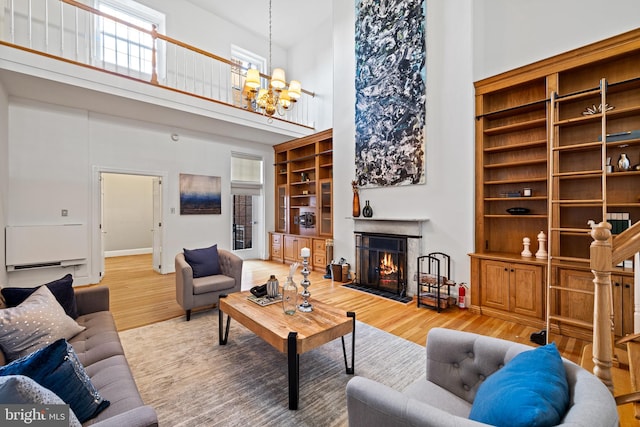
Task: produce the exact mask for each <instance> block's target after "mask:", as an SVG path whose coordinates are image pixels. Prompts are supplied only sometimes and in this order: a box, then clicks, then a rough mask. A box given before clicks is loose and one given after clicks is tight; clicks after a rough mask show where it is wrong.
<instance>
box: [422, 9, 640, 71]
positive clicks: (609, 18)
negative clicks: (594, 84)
mask: <svg viewBox="0 0 640 427" xmlns="http://www.w3.org/2000/svg"><path fill="white" fill-rule="evenodd" d="M427 2H429V0H427ZM473 12H474V13H473V30H474V31H473V40H474V44H473V55H474V60H473V65H474V80H480V79H483V78H485V77H490V76H493V75H495V74H498V73H501V72H503V71H508V70H511V69H513V68H516V67H520V66H522V65H527V64H530V63H532V62H535V61H538V60H540V59H544V58H548V57H550V56H553V55H556V54H559V53H563V52H566V51H568V50H571V49H575V48H578V47H581V46H584V45H586V44H589V43H592V42H596V41H599V40H602V39H605V38H608V37H612V36H615V35H617V34H621V33H624V32H625V31H629V30H632V29H634V28H638V26H639V25H640V21H638V17H639V16H640V2H639V1H637V0H613V1H610V2H603V1H601V0H562V1H557V0H536V1H530V0H475V1H474V2H473Z"/></svg>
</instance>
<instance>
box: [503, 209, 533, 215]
mask: <svg viewBox="0 0 640 427" xmlns="http://www.w3.org/2000/svg"><path fill="white" fill-rule="evenodd" d="M507 212H509V213H510V214H511V215H526V214H528V213H529V212H531V211H530V210H529V209H528V208H509V209H507Z"/></svg>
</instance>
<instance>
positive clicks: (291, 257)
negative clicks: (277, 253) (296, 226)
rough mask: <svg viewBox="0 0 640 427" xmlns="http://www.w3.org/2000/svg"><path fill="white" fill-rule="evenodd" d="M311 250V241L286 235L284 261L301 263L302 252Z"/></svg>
mask: <svg viewBox="0 0 640 427" xmlns="http://www.w3.org/2000/svg"><path fill="white" fill-rule="evenodd" d="M302 248H309V249H311V239H308V238H306V237H300V236H293V235H290V234H285V235H284V251H283V252H284V260H285V261H286V262H300V250H301V249H302Z"/></svg>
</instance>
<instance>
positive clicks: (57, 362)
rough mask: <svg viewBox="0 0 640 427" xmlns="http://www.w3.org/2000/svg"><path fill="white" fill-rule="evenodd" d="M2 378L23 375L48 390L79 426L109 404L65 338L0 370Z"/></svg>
mask: <svg viewBox="0 0 640 427" xmlns="http://www.w3.org/2000/svg"><path fill="white" fill-rule="evenodd" d="M4 375H24V376H26V377H29V378H31V379H33V380H34V381H36V382H37V383H38V384H40V385H41V386H42V387H45V388H47V389H49V390H51V391H52V392H54V393H55V394H57V395H58V396H59V397H60V399H62V400H63V401H64V402H65V403H66V404H68V405H69V406H70V407H71V410H72V411H73V412H74V413H75V414H76V417H78V420H79V421H80V422H81V423H84V422H85V421H87V420H89V419H91V418H93V417H95V416H96V415H98V414H99V413H100V412H101V411H102V410H104V409H105V408H106V407H107V406H109V404H110V402H109V401H108V400H104V399H103V398H102V396H101V395H100V393H98V390H96V388H95V387H94V386H93V384H92V383H91V379H90V378H89V376H88V375H87V373H86V372H85V370H84V368H83V367H82V364H81V363H80V360H78V356H77V355H76V353H75V351H73V347H71V344H69V343H68V342H67V341H66V340H65V339H59V340H58V341H55V342H54V343H52V344H49V345H48V346H46V347H44V348H41V349H40V350H38V351H35V352H33V353H31V354H29V355H28V356H25V357H22V358H20V359H17V360H14V361H13V362H11V363H9V364H8V365H6V366H2V367H0V376H4Z"/></svg>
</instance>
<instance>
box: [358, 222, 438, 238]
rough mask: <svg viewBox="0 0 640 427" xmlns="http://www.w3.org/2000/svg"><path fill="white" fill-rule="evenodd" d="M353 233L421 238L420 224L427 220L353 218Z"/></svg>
mask: <svg viewBox="0 0 640 427" xmlns="http://www.w3.org/2000/svg"><path fill="white" fill-rule="evenodd" d="M349 219H353V222H354V227H353V228H354V230H353V231H354V232H356V233H358V232H361V233H385V234H404V235H407V236H412V237H416V238H420V237H422V224H423V223H425V222H427V221H429V218H385V217H375V218H354V217H351V218H349Z"/></svg>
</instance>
